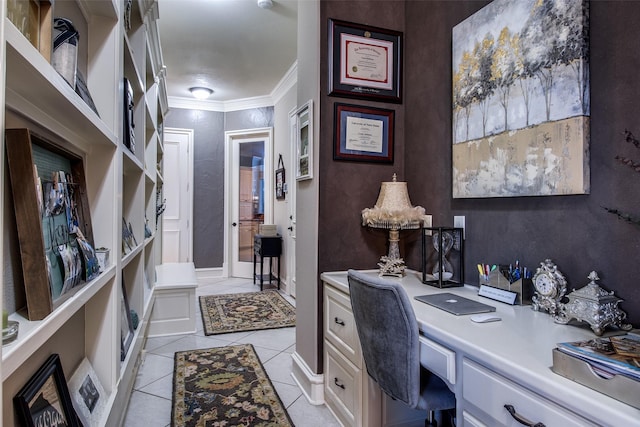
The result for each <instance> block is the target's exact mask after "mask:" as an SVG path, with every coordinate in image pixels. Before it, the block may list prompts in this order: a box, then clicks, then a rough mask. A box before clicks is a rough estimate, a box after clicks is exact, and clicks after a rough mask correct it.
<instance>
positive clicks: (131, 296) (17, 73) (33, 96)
mask: <svg viewBox="0 0 640 427" xmlns="http://www.w3.org/2000/svg"><path fill="white" fill-rule="evenodd" d="M0 5H1V8H2V10H1V12H0V25H1V26H2V27H3V31H0V54H1V53H2V50H4V52H5V55H6V61H4V62H0V76H4V79H3V80H0V87H1V88H2V90H1V91H0V102H2V103H3V104H4V109H2V110H1V112H0V119H2V117H4V120H0V123H2V122H4V128H2V132H3V134H4V131H5V129H9V128H28V129H29V130H31V131H33V132H35V133H37V134H38V135H42V136H43V137H46V138H47V139H48V140H50V141H53V142H54V143H55V144H56V145H59V146H60V147H61V148H63V149H64V150H65V151H66V152H70V153H73V154H74V155H75V156H78V157H80V158H81V159H82V161H83V163H84V170H85V179H86V193H87V199H88V205H89V206H88V207H89V211H90V215H91V222H92V224H93V227H92V228H93V230H92V231H93V238H94V245H95V246H96V247H106V248H109V249H110V266H108V267H107V268H106V269H104V271H102V272H101V273H100V275H99V276H98V277H96V278H94V279H93V280H91V281H90V282H88V283H85V284H83V285H82V286H79V287H78V288H76V289H74V290H73V291H72V292H70V293H69V294H68V295H65V299H64V301H62V302H60V303H58V304H54V308H53V311H52V312H51V313H50V314H49V315H47V316H46V317H44V319H42V320H29V316H28V314H27V311H26V309H25V307H24V304H25V303H24V293H25V290H24V289H25V283H28V281H29V280H30V278H29V277H23V276H24V275H23V273H22V270H21V260H20V253H19V251H17V252H16V248H18V247H19V246H18V242H17V233H16V230H15V227H16V220H15V218H14V215H15V214H14V212H13V201H12V198H11V196H12V192H11V187H10V185H9V183H8V180H7V179H5V177H8V176H9V172H8V168H7V164H6V162H7V161H6V156H5V141H4V138H2V142H0V144H1V146H0V148H1V150H0V153H1V154H0V160H1V162H0V175H2V176H3V179H2V184H1V186H0V200H3V201H4V205H3V209H0V213H1V214H2V216H1V218H2V219H1V221H2V230H3V239H2V242H0V252H1V253H2V256H3V262H2V263H0V273H2V277H3V299H2V300H3V301H4V304H3V306H4V307H5V308H8V309H9V310H8V311H10V314H9V319H10V320H16V321H18V322H19V324H20V329H19V335H18V338H17V340H16V341H15V342H13V343H11V344H8V345H5V346H3V347H2V350H1V356H2V357H1V360H0V376H1V377H2V407H3V411H2V413H3V414H2V422H0V425H7V426H9V425H17V424H18V423H17V420H15V419H14V411H13V397H14V396H15V394H16V393H17V392H18V391H19V390H20V388H22V386H23V385H24V384H25V383H26V382H27V381H28V380H29V378H30V377H31V376H32V375H33V374H34V373H35V372H36V371H37V369H38V368H39V367H40V366H41V365H42V364H43V363H44V361H45V360H46V359H47V357H48V356H49V355H50V354H52V353H58V354H59V355H60V359H61V361H62V366H63V370H64V372H65V374H66V376H67V379H69V378H70V377H71V375H72V373H73V372H74V371H75V369H76V368H77V367H78V366H79V364H80V362H81V361H82V360H83V359H84V358H87V359H88V360H89V362H90V363H91V365H92V366H93V368H94V370H95V371H96V374H97V377H98V379H99V381H100V382H101V384H102V386H103V387H104V390H105V393H106V396H101V398H103V399H104V404H105V406H106V411H105V413H104V415H103V421H102V424H103V425H120V424H121V423H122V420H123V417H124V414H125V411H124V409H125V407H126V405H127V403H128V400H129V395H130V393H131V388H132V386H133V381H134V379H135V375H136V370H137V368H138V366H139V364H140V362H141V354H142V348H143V345H144V340H145V338H146V330H147V325H148V323H149V318H150V315H151V310H152V308H153V303H154V286H155V267H156V265H157V264H159V263H160V262H161V253H162V251H161V248H162V238H161V236H162V233H161V226H160V224H156V203H157V197H156V194H157V193H158V192H161V190H162V183H163V180H162V156H163V152H164V150H163V144H162V129H163V127H164V117H165V115H166V113H167V101H166V86H165V82H164V73H165V71H164V66H163V64H162V51H161V48H160V41H159V35H158V29H157V26H156V22H155V21H156V19H158V9H157V8H158V6H157V1H156V0H133V2H132V10H131V15H130V20H129V22H130V23H131V26H130V28H126V27H125V1H124V0H70V1H64V2H59V1H56V2H52V7H53V9H54V12H53V14H52V16H65V17H70V19H72V21H73V23H74V25H75V26H76V28H77V29H78V31H79V33H80V41H79V43H80V45H82V44H84V46H82V48H80V47H79V48H78V53H79V60H78V64H79V69H80V70H81V71H82V73H83V75H84V76H85V77H86V81H87V85H88V88H89V92H90V93H91V96H92V98H93V101H94V103H95V105H96V109H97V113H96V112H95V111H94V110H93V109H91V108H90V107H89V106H88V105H87V104H86V103H85V102H84V101H83V100H82V98H81V97H80V96H79V95H78V94H76V92H75V91H74V90H73V88H71V86H70V85H68V84H67V82H66V81H65V80H64V79H63V78H62V77H61V76H60V75H59V74H58V72H57V71H56V70H55V69H54V68H53V66H52V65H51V64H50V62H49V61H48V60H47V59H46V58H45V57H44V56H43V55H42V54H41V53H40V51H39V50H38V49H37V48H36V47H34V46H33V45H32V44H31V42H30V41H29V40H28V39H27V38H26V37H25V36H24V35H23V33H22V32H21V31H20V30H19V29H18V28H16V26H14V25H13V23H12V22H11V21H10V20H9V18H8V17H7V1H6V0H0ZM124 78H126V79H128V80H129V81H130V82H131V85H132V87H133V91H134V111H133V118H134V123H135V129H134V131H135V151H134V152H132V151H130V150H129V149H128V148H127V147H125V145H124V142H123V141H124V125H123V117H124V113H125V109H124ZM0 206H1V205H0ZM123 220H124V221H123ZM124 224H126V225H127V226H128V225H129V224H131V228H132V230H133V233H134V235H135V238H136V241H137V243H136V244H135V245H134V246H133V247H132V248H131V249H130V250H126V251H125V250H124V249H123V244H122V227H123V226H124ZM145 224H146V225H147V226H148V228H149V230H151V234H150V235H145ZM5 236H8V237H5ZM123 284H124V287H125V289H126V292H127V299H128V302H129V306H130V308H131V309H132V310H133V311H135V312H136V314H137V316H138V318H139V325H138V327H137V329H136V330H135V333H134V338H133V341H132V343H131V345H130V347H129V349H128V352H127V354H126V357H125V358H124V360H121V357H120V347H121V345H120V336H121V332H120V331H121V322H122V320H121V298H120V295H121V289H122V286H123Z"/></svg>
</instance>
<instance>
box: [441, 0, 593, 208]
mask: <svg viewBox="0 0 640 427" xmlns="http://www.w3.org/2000/svg"><path fill="white" fill-rule="evenodd" d="M452 36H453V45H452V48H453V51H452V59H453V64H452V65H453V67H452V72H453V76H452V88H453V102H452V105H453V116H452V122H453V130H452V134H453V152H452V163H453V165H452V166H453V197H454V198H478V197H518V196H545V195H564V194H588V193H589V114H590V113H589V111H590V98H589V2H588V0H571V1H567V0H495V1H493V2H492V3H490V4H489V5H487V6H486V7H484V8H483V9H481V10H479V11H478V12H477V13H475V14H474V15H472V16H470V17H469V18H467V19H466V20H465V21H463V22H461V23H460V24H458V25H456V26H455V27H454V28H453V35H452Z"/></svg>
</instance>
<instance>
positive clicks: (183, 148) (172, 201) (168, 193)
mask: <svg viewBox="0 0 640 427" xmlns="http://www.w3.org/2000/svg"><path fill="white" fill-rule="evenodd" d="M193 134H194V132H193V129H180V128H166V129H165V132H164V145H163V148H164V155H163V171H164V181H163V186H162V190H163V193H164V194H163V195H164V198H165V199H166V201H167V204H166V206H167V208H166V210H165V211H164V213H163V215H162V242H163V244H162V262H163V263H168V262H191V261H192V260H193V244H192V239H193V236H192V234H193V233H192V231H191V230H192V229H191V224H192V223H193V220H192V218H193V195H192V188H193Z"/></svg>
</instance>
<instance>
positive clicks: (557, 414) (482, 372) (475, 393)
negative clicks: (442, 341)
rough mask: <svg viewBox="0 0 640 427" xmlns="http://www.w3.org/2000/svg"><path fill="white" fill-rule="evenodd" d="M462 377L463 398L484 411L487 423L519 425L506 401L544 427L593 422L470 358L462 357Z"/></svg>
mask: <svg viewBox="0 0 640 427" xmlns="http://www.w3.org/2000/svg"><path fill="white" fill-rule="evenodd" d="M462 378H463V379H464V380H463V381H462V395H463V397H464V399H465V400H466V401H467V402H469V403H471V404H472V405H473V406H475V407H477V408H478V409H479V410H481V411H483V412H484V413H486V414H487V415H488V416H489V417H490V419H491V422H490V423H489V424H490V425H494V426H509V427H511V426H520V425H521V424H520V423H518V422H517V421H516V420H515V419H514V418H513V417H512V416H511V414H509V412H508V411H507V410H506V409H505V407H504V405H506V404H509V405H512V406H513V407H514V409H515V410H516V412H517V413H518V414H519V415H520V416H522V417H524V418H526V419H528V420H529V421H530V422H532V423H534V424H535V423H543V424H544V425H545V426H546V427H553V426H561V427H585V426H594V425H595V424H592V423H590V422H588V421H587V420H585V419H584V418H581V417H579V416H577V415H575V414H573V413H571V412H568V411H566V410H565V409H563V408H561V407H560V406H557V405H556V404H554V403H553V402H551V401H549V400H547V399H545V398H544V397H542V396H540V395H538V394H536V393H534V392H532V391H531V390H527V389H526V388H524V387H521V386H519V385H518V384H516V383H514V382H511V381H510V380H508V379H506V378H505V377H503V376H501V375H499V374H497V373H495V372H493V371H491V370H489V369H487V368H485V367H484V366H482V365H479V364H477V363H475V362H472V361H471V360H468V359H464V361H463V363H462ZM482 418H484V417H482Z"/></svg>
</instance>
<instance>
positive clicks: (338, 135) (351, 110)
mask: <svg viewBox="0 0 640 427" xmlns="http://www.w3.org/2000/svg"><path fill="white" fill-rule="evenodd" d="M333 126H334V129H333V139H334V141H333V160H352V161H361V162H373V163H393V150H394V127H395V112H394V111H393V110H387V109H383V108H375V107H368V106H363V105H349V104H340V103H336V104H335V106H334V123H333Z"/></svg>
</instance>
